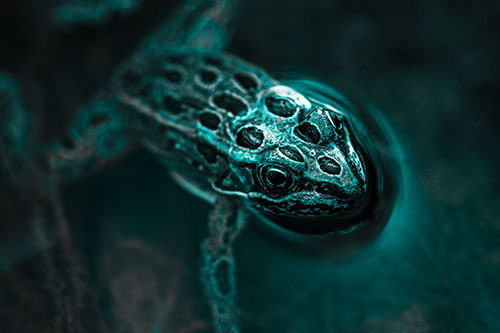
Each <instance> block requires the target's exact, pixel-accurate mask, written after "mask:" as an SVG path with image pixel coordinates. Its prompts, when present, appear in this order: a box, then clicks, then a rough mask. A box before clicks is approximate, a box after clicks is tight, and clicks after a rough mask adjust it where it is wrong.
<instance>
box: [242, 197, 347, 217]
mask: <svg viewBox="0 0 500 333" xmlns="http://www.w3.org/2000/svg"><path fill="white" fill-rule="evenodd" d="M248 198H249V199H250V200H251V201H252V202H256V203H257V206H258V207H257V208H258V209H260V210H262V211H265V212H268V213H272V214H276V215H283V216H292V217H318V216H335V215H338V214H341V213H343V212H345V211H346V210H347V209H349V206H350V204H349V202H343V201H341V200H338V199H335V198H333V197H332V198H329V199H326V198H325V196H324V195H321V194H319V193H316V192H295V193H292V194H289V195H287V196H285V197H282V198H271V197H269V196H267V195H265V194H262V193H258V192H251V193H249V194H248Z"/></svg>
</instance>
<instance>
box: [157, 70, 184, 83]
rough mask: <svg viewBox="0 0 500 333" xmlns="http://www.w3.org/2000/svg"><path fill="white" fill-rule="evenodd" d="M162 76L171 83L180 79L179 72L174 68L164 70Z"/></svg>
mask: <svg viewBox="0 0 500 333" xmlns="http://www.w3.org/2000/svg"><path fill="white" fill-rule="evenodd" d="M162 76H163V77H164V78H166V79H167V80H168V81H170V82H172V83H179V82H180V81H181V78H182V76H181V73H179V72H177V71H174V70H169V69H167V70H164V71H163V72H162Z"/></svg>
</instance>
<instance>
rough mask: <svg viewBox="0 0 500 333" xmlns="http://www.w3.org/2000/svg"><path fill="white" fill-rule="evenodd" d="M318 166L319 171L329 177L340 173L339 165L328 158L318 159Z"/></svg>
mask: <svg viewBox="0 0 500 333" xmlns="http://www.w3.org/2000/svg"><path fill="white" fill-rule="evenodd" d="M318 164H319V168H320V169H321V171H323V172H326V173H328V174H330V175H338V174H339V173H340V171H341V168H340V164H338V163H337V162H336V161H335V160H334V159H332V158H329V157H320V158H319V159H318Z"/></svg>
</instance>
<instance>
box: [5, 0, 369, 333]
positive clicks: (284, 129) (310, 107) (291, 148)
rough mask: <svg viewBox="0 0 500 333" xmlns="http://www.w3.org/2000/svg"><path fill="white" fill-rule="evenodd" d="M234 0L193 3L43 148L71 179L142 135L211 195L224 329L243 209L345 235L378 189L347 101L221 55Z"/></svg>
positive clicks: (233, 321) (209, 288)
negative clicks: (317, 94)
mask: <svg viewBox="0 0 500 333" xmlns="http://www.w3.org/2000/svg"><path fill="white" fill-rule="evenodd" d="M234 7H235V2H234V1H187V2H186V4H185V5H184V6H183V7H181V9H180V13H181V14H182V15H178V17H174V19H173V20H172V21H170V22H168V23H167V26H166V28H163V29H160V32H159V33H157V34H156V35H155V36H153V37H152V38H151V39H150V40H149V41H148V42H146V46H144V47H143V48H142V49H140V50H139V51H140V52H139V53H138V55H136V56H135V57H133V58H132V59H131V60H130V61H128V62H126V63H125V64H124V65H122V66H121V67H120V68H119V69H118V71H117V72H116V73H115V75H114V76H113V78H112V79H111V81H110V83H109V85H108V86H107V87H106V89H104V91H103V92H102V93H101V94H99V95H98V96H97V97H96V98H95V99H94V100H93V101H92V102H91V103H89V104H88V105H87V106H85V107H83V108H82V109H81V110H80V111H79V115H78V116H77V119H76V121H75V123H74V124H73V125H72V126H70V127H69V128H68V129H67V130H66V131H65V134H64V135H63V136H62V137H61V139H59V140H57V141H56V142H55V143H54V144H52V145H51V146H50V147H48V148H44V149H39V148H37V149H35V150H37V151H40V152H42V155H43V156H45V158H46V159H47V160H48V161H49V164H50V166H51V170H53V171H54V172H55V173H56V174H57V175H58V178H60V179H63V180H64V179H71V178H75V177H78V176H80V175H81V174H83V173H85V172H86V171H88V170H89V169H95V168H98V167H99V166H101V165H103V164H104V163H106V162H107V161H108V160H110V159H112V158H114V157H116V156H118V155H120V154H122V153H123V152H125V151H127V150H129V149H130V148H131V147H133V146H134V145H136V144H139V145H141V146H143V147H145V148H146V149H148V150H150V151H151V152H153V153H154V154H155V155H157V156H158V157H159V158H160V159H161V161H162V162H163V163H164V164H165V165H166V166H167V167H168V169H169V170H170V171H171V172H172V174H173V175H174V178H175V179H176V180H178V181H179V182H180V183H181V184H182V185H183V186H184V187H185V188H187V189H189V190H190V191H191V192H193V193H195V194H198V195H199V196H201V197H203V198H205V199H208V200H209V201H210V202H212V203H214V205H215V208H214V210H213V213H212V215H211V217H210V220H209V230H210V235H209V237H208V238H207V240H206V242H205V243H204V244H203V245H202V254H203V265H202V280H203V283H204V286H205V292H206V294H207V297H208V299H209V303H210V306H211V308H212V313H213V315H214V321H215V327H216V329H217V330H218V331H221V332H222V331H226V330H233V331H237V330H238V327H239V321H238V315H237V312H238V311H237V309H236V282H235V280H234V272H235V262H234V258H233V255H232V249H231V244H232V241H233V240H234V238H235V237H236V235H237V234H238V232H239V231H240V230H241V228H242V227H243V225H244V218H245V213H244V212H245V210H250V211H253V212H255V213H256V214H257V215H258V216H260V217H262V218H263V219H265V220H266V221H271V223H273V221H276V223H277V224H279V225H280V226H281V227H283V228H285V229H290V230H293V231H296V232H299V233H303V234H320V235H325V234H326V235H328V234H330V233H335V232H338V231H342V232H345V231H349V230H352V229H353V228H355V227H356V226H357V225H358V224H361V223H364V222H365V219H364V218H361V217H359V216H361V215H362V214H363V211H364V210H365V208H366V207H368V206H369V203H370V200H371V199H372V197H371V194H370V187H372V188H373V187H375V186H376V185H373V183H374V182H375V177H373V173H374V170H370V166H371V165H372V164H371V162H370V160H369V158H367V155H366V154H365V153H364V151H363V149H360V143H359V142H358V141H357V138H356V135H355V131H353V130H352V129H353V128H354V127H355V125H356V124H355V123H353V121H352V119H350V115H349V113H348V112H347V110H344V109H342V108H341V107H340V106H338V105H337V106H333V105H329V104H327V103H324V102H322V101H320V100H318V99H315V98H313V97H312V96H306V95H303V94H301V93H300V92H298V91H297V90H295V89H294V88H293V87H290V86H288V85H286V84H283V83H280V82H279V81H277V80H275V79H274V78H272V77H271V76H269V75H268V74H267V73H266V72H264V71H263V70H261V69H260V68H258V67H256V66H254V65H252V64H249V63H247V62H245V61H243V60H241V59H239V58H236V57H234V56H231V55H227V54H224V53H222V48H223V46H224V45H225V41H226V40H227V37H228V35H229V33H228V31H229V22H230V21H231V13H232V12H233V11H234ZM196 10H199V11H200V13H199V14H194V13H196ZM193 17H194V18H193ZM172 36H173V37H172ZM164 40H168V41H169V42H170V43H164V42H163V41H164ZM4 135H8V133H7V132H5V133H4ZM4 154H5V155H6V156H10V155H12V154H11V153H9V151H8V150H7V153H4ZM9 154H10V155H9ZM9 158H10V157H9ZM9 158H7V160H9ZM278 221H279V222H278ZM221 272H222V273H221ZM221 277H223V278H221Z"/></svg>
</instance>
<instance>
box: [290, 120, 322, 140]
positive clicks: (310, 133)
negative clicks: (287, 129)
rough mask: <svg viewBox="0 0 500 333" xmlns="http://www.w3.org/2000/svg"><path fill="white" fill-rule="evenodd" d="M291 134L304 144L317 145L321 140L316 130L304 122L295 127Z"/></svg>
mask: <svg viewBox="0 0 500 333" xmlns="http://www.w3.org/2000/svg"><path fill="white" fill-rule="evenodd" d="M293 133H294V134H295V135H297V136H298V137H299V138H300V139H302V140H304V141H306V142H310V143H314V144H318V143H319V141H320V140H321V134H320V133H319V131H318V129H317V128H316V126H314V125H313V124H311V123H309V122H304V123H302V124H300V125H299V126H297V127H295V129H294V130H293Z"/></svg>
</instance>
